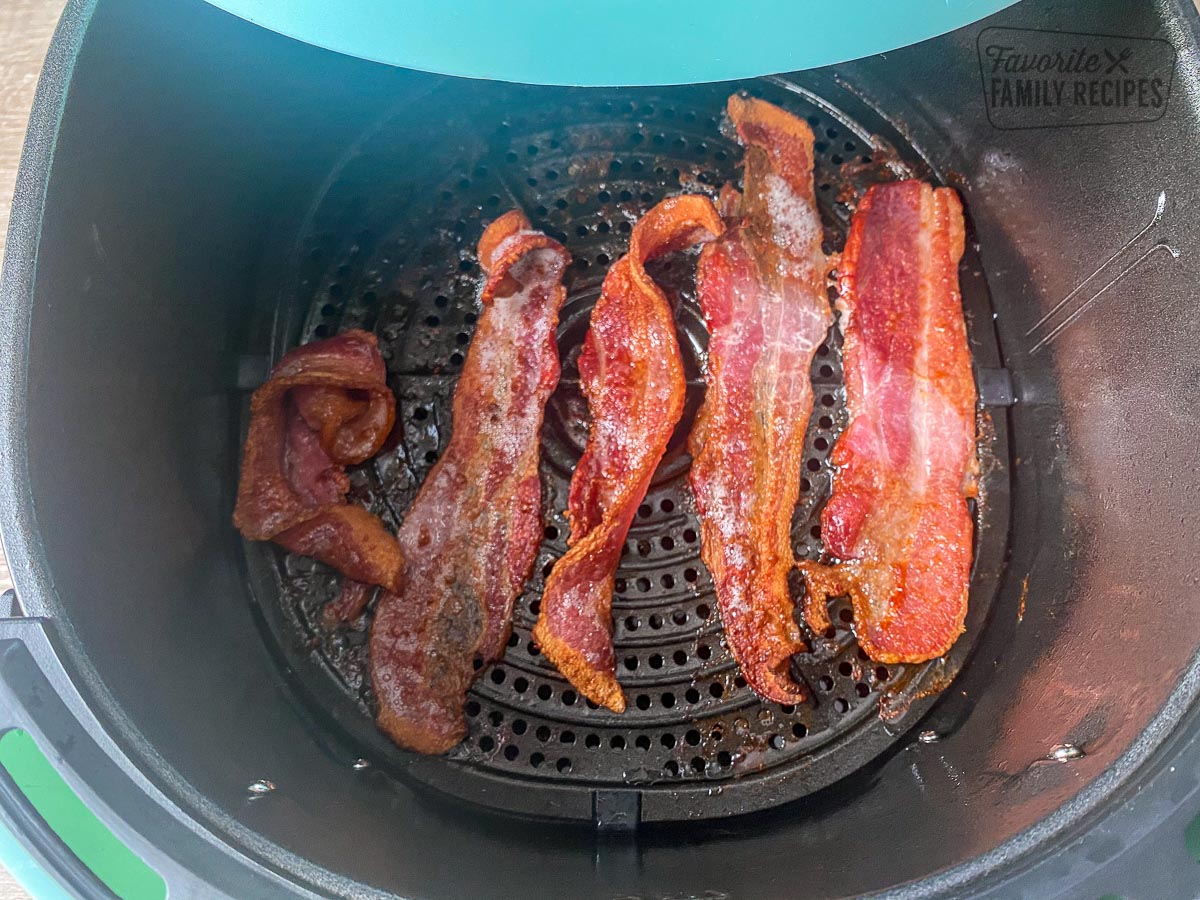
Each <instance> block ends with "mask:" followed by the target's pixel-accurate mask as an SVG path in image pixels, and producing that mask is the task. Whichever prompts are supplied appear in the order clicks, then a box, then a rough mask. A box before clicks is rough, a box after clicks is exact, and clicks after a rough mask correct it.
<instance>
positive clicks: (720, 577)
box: [690, 96, 832, 703]
mask: <svg viewBox="0 0 1200 900" xmlns="http://www.w3.org/2000/svg"><path fill="white" fill-rule="evenodd" d="M729 117H730V118H731V119H732V120H733V124H734V125H735V126H736V128H737V133H738V137H739V139H740V140H741V142H742V144H743V145H744V146H745V147H746V163H745V165H746V191H745V195H744V196H742V197H741V198H740V203H738V199H739V198H738V197H737V194H736V192H733V191H732V190H726V191H723V192H722V206H723V207H724V208H725V209H726V210H727V211H728V214H729V215H730V216H733V217H737V218H736V219H735V221H736V223H737V224H735V225H733V226H732V227H730V228H729V229H728V230H727V231H726V232H725V234H724V235H723V236H722V237H721V239H720V240H719V241H717V242H715V243H713V244H710V245H709V246H707V247H705V248H704V252H703V254H701V257H700V266H699V271H698V287H699V296H700V305H701V307H702V308H703V310H704V318H705V320H706V322H707V323H708V328H709V331H710V332H711V338H710V340H709V344H708V375H707V379H708V390H707V392H706V394H705V398H704V406H703V408H702V409H701V411H700V414H699V416H698V417H697V421H696V427H695V430H694V431H693V432H692V436H691V451H692V456H693V462H692V469H691V476H690V477H691V483H692V490H693V491H694V492H695V495H696V505H697V508H698V510H699V513H700V523H701V541H702V543H701V549H702V554H703V557H704V562H705V564H706V565H707V566H708V569H709V571H710V572H711V573H712V577H713V584H714V586H715V587H716V592H717V600H718V602H719V605H720V608H721V623H722V625H723V626H724V628H725V637H726V639H727V641H728V643H729V648H730V650H731V651H732V652H733V655H734V658H735V659H736V660H737V661H738V664H739V665H740V666H741V668H742V672H743V674H744V675H745V678H746V681H747V682H748V683H749V684H750V686H751V687H752V688H753V689H754V690H755V691H757V692H758V693H759V694H761V695H762V696H763V697H766V698H767V699H769V700H774V701H776V702H778V703H796V702H798V701H799V700H801V699H803V697H804V691H803V688H801V687H800V685H798V684H797V683H796V682H794V681H793V680H792V679H791V677H790V675H789V674H788V663H789V660H790V658H791V656H792V655H793V654H795V653H798V652H801V651H803V650H804V649H806V648H805V645H804V642H803V640H802V638H801V636H800V630H799V628H798V627H797V625H796V621H795V618H794V610H795V604H794V603H793V601H792V598H791V594H790V593H789V591H788V584H787V577H788V572H789V571H790V570H791V568H792V565H793V559H794V557H793V553H792V542H791V524H792V513H793V511H794V510H795V507H796V501H797V499H798V498H799V495H800V469H801V464H802V462H803V453H804V435H805V431H806V430H807V428H808V418H809V414H810V413H811V411H812V402H813V392H812V382H811V380H810V376H809V371H810V369H811V367H812V359H813V354H814V353H815V352H816V349H817V346H818V345H819V344H820V343H821V341H822V340H824V338H825V334H826V332H827V331H828V330H829V324H830V321H831V319H832V315H831V313H830V309H829V301H828V299H827V297H826V289H825V278H826V274H827V268H828V264H827V261H826V258H825V254H824V253H823V252H822V251H821V238H822V231H821V221H820V218H819V215H818V213H817V206H816V197H815V195H814V193H813V176H812V166H813V155H812V154H813V135H812V131H811V130H810V129H809V127H808V125H807V123H805V122H804V121H802V120H801V119H797V118H795V117H794V116H792V115H790V114H788V113H786V112H784V111H783V110H781V109H779V108H778V107H775V106H772V105H771V104H769V103H766V102H765V101H762V100H754V99H744V98H742V97H738V96H733V97H730V98H729Z"/></svg>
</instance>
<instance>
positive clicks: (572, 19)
mask: <svg viewBox="0 0 1200 900" xmlns="http://www.w3.org/2000/svg"><path fill="white" fill-rule="evenodd" d="M209 2H211V3H213V4H214V5H216V6H219V7H221V8H222V9H225V10H228V11H229V12H231V13H234V14H235V15H238V16H241V17H242V18H244V19H248V20H249V21H251V22H255V23H257V24H259V25H262V26H264V27H266V28H269V29H271V30H272V31H277V32H279V33H280V34H285V35H288V36H289V37H293V38H297V39H299V40H302V41H305V42H307V43H310V44H315V45H317V46H319V47H326V48H328V49H330V50H336V51H339V52H341V53H346V54H349V55H351V56H358V57H362V58H364V59H371V60H376V61H378V62H383V63H389V64H391V65H397V66H406V67H409V68H414V69H423V70H425V71H429V72H438V73H441V74H446V75H465V76H469V77H474V78H495V79H502V80H505V81H517V82H529V83H534V84H563V85H651V84H685V83H690V82H704V81H723V80H727V79H735V78H747V77H754V76H759V75H768V74H772V73H775V72H790V71H795V70H798V69H807V68H812V67H814V66H823V65H828V64H831V63H836V62H842V61H844V60H848V59H856V58H858V57H862V56H869V55H871V54H873V53H881V52H883V51H886V50H893V49H895V48H897V47H903V46H906V45H908V44H913V43H916V42H918V41H922V40H925V39H926V38H930V37H934V36H935V35H938V34H943V33H944V32H947V31H952V30H953V29H955V28H960V27H962V26H963V25H967V24H969V23H971V22H974V21H977V20H979V19H982V18H983V17H985V16H988V15H990V14H991V13H994V12H996V11H997V10H999V9H1003V8H1004V7H1006V6H1010V5H1012V4H1013V3H1014V2H1015V0H850V2H828V0H720V2H718V0H603V2H601V0H209Z"/></svg>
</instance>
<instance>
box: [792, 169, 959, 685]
mask: <svg viewBox="0 0 1200 900" xmlns="http://www.w3.org/2000/svg"><path fill="white" fill-rule="evenodd" d="M962 252H963V219H962V206H961V205H960V203H959V200H958V195H957V194H955V192H954V191H953V190H951V189H949V188H939V189H937V190H934V189H932V188H931V187H930V186H929V185H927V184H923V183H922V182H919V181H904V182H899V183H896V184H888V185H880V186H876V187H873V188H871V190H870V191H868V192H867V195H866V197H865V198H864V199H863V201H862V204H861V205H860V206H859V208H858V211H857V213H855V215H854V220H853V222H852V224H851V228H850V237H849V239H848V240H847V242H846V250H845V254H844V256H843V258H842V264H841V269H840V276H839V280H840V293H841V296H840V300H839V304H840V306H841V307H842V319H841V327H842V331H843V333H844V335H845V342H844V345H843V346H844V349H843V359H844V368H845V372H846V400H847V405H848V407H849V411H850V424H849V426H848V427H847V429H846V432H845V434H843V435H842V437H841V439H840V440H839V441H838V443H837V446H836V447H835V448H834V452H833V461H834V464H835V465H836V466H837V467H838V468H837V475H836V477H835V480H834V491H833V496H832V497H831V498H830V500H829V503H828V504H827V505H826V506H825V509H824V511H823V513H822V518H821V533H822V535H823V538H824V542H825V549H826V550H827V551H828V553H829V554H830V555H832V556H833V557H835V558H836V559H838V560H841V563H840V564H839V565H833V566H822V565H819V564H816V563H803V564H801V568H802V570H803V571H804V573H805V575H806V578H807V584H808V595H807V597H806V598H805V607H804V614H805V617H806V618H807V620H808V622H809V623H810V625H811V626H812V627H813V628H815V629H822V628H826V627H828V625H829V618H828V613H827V611H826V607H825V599H826V597H827V596H830V595H837V594H842V593H847V592H848V593H849V595H850V599H851V602H852V603H853V606H854V619H855V627H856V630H857V632H858V641H859V644H860V645H861V646H862V648H863V650H865V651H866V652H867V653H868V654H869V655H870V656H871V658H872V659H875V660H878V661H879V662H885V663H893V662H920V661H922V660H927V659H932V658H933V657H935V656H940V655H941V654H943V653H945V652H946V651H947V650H949V649H950V647H951V645H953V643H954V641H955V640H956V639H957V638H958V636H959V635H960V634H961V633H962V631H963V619H964V617H965V616H966V612H967V588H968V583H969V580H970V571H971V517H970V514H969V511H968V509H967V502H966V501H967V498H968V497H971V496H974V495H975V492H976V476H977V471H978V463H977V461H976V455H975V400H976V394H975V382H974V380H973V378H972V376H971V355H970V351H969V349H968V347H967V333H966V324H965V322H964V321H963V311H962V297H961V295H960V294H959V290H958V261H959V259H960V258H961V257H962Z"/></svg>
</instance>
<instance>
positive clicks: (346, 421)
mask: <svg viewBox="0 0 1200 900" xmlns="http://www.w3.org/2000/svg"><path fill="white" fill-rule="evenodd" d="M395 414H396V401H395V398H394V397H393V396H392V392H391V390H389V388H388V386H387V371H386V369H385V367H384V364H383V357H382V356H380V354H379V348H378V346H377V344H376V341H375V336H374V335H373V334H368V333H366V332H365V331H347V332H345V333H343V334H339V335H337V336H336V337H331V338H327V339H326V340H323V341H316V342H314V343H311V344H305V345H304V346H303V347H297V348H296V349H295V350H293V351H291V352H290V353H288V354H287V355H286V356H284V357H283V359H281V360H280V361H279V365H277V366H276V367H275V369H274V371H273V372H272V373H271V377H270V378H269V379H268V380H267V382H266V383H265V384H263V385H262V387H260V388H259V389H258V390H256V391H255V392H254V396H253V397H252V398H251V400H250V429H249V432H248V434H247V436H246V448H245V452H244V454H243V457H242V475H241V481H240V483H239V485H238V498H237V507H236V508H235V509H234V513H233V523H234V525H236V526H237V527H238V529H239V530H240V531H241V532H242V534H243V535H245V536H246V537H247V538H250V539H251V540H256V541H267V540H273V541H275V542H276V543H278V544H281V545H283V546H284V547H285V548H287V549H288V550H289V551H291V552H293V553H300V554H303V555H305V556H312V557H315V558H316V559H319V560H320V561H321V562H323V563H326V564H327V565H330V566H332V567H333V568H335V569H337V570H338V571H339V572H341V573H342V574H344V575H346V576H347V577H348V578H349V579H351V580H353V581H358V582H365V583H368V584H378V585H382V586H384V587H387V588H390V589H392V590H396V589H398V588H399V587H400V576H401V567H402V562H403V561H402V558H401V555H400V545H399V544H397V543H396V539H395V538H393V537H392V536H391V535H390V534H389V533H388V532H387V530H386V529H385V528H384V527H383V523H382V522H380V521H379V519H377V518H376V517H375V516H373V515H371V513H369V512H367V511H366V510H365V509H363V508H362V507H360V506H354V505H352V504H349V503H347V502H346V499H345V498H346V492H347V491H348V490H349V489H350V480H349V478H347V477H346V470H345V467H346V466H348V465H354V464H356V463H360V462H363V461H364V460H366V459H369V458H370V457H371V456H372V455H374V454H375V453H376V452H377V451H378V450H379V448H380V447H381V446H382V445H383V442H384V441H385V440H386V439H387V436H388V433H389V432H390V431H391V429H392V422H393V419H394V417H395Z"/></svg>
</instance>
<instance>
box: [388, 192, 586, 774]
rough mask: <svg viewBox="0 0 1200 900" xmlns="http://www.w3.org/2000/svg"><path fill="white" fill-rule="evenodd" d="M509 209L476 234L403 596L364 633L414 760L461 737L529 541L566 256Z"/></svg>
mask: <svg viewBox="0 0 1200 900" xmlns="http://www.w3.org/2000/svg"><path fill="white" fill-rule="evenodd" d="M530 229H531V226H530V224H529V220H528V219H526V218H525V216H524V215H523V214H522V213H521V212H520V211H518V210H513V211H512V212H509V213H506V214H505V215H503V216H501V217H500V218H499V219H497V220H496V221H495V222H493V223H492V224H491V225H490V226H488V228H487V230H486V231H485V232H484V234H483V237H482V238H481V239H480V242H479V259H480V262H481V263H482V265H483V268H484V271H485V272H486V273H487V282H486V284H485V286H484V288H483V294H482V303H483V313H482V315H481V316H480V317H479V324H478V325H477V326H476V329H475V336H474V338H473V339H472V341H471V346H470V349H469V350H468V352H467V358H466V361H465V362H464V363H463V368H462V374H461V375H460V376H459V379H458V385H457V386H456V388H455V391H454V419H453V424H452V428H453V433H452V435H451V438H450V443H449V445H448V446H447V448H446V451H445V453H443V454H442V457H441V459H439V460H438V461H437V463H436V464H435V465H434V467H433V469H431V470H430V472H429V475H428V476H427V477H426V479H425V483H424V484H423V485H422V486H421V491H420V493H419V494H418V495H417V498H416V500H414V501H413V504H412V506H411V508H410V509H409V510H408V512H407V513H406V514H405V517H404V524H403V525H402V526H401V528H400V534H399V538H400V545H401V547H402V548H403V550H404V556H405V579H404V588H403V590H402V591H397V592H394V593H390V594H384V595H383V596H381V598H380V600H379V604H378V605H377V607H376V611H375V618H374V622H373V623H372V625H371V636H370V654H371V681H372V684H373V685H374V689H375V696H376V698H377V699H378V701H379V714H378V717H377V722H378V725H379V727H380V728H381V729H382V730H383V731H384V732H385V733H387V734H388V735H389V736H390V737H391V738H392V739H393V740H395V741H396V742H397V743H399V744H401V745H403V746H405V747H408V748H410V749H412V750H416V751H419V752H422V753H441V752H444V751H446V750H449V749H450V748H451V747H453V746H454V745H455V744H457V743H458V742H459V741H460V740H462V738H463V737H464V736H465V735H466V731H467V729H466V722H465V719H464V717H463V705H464V701H465V699H466V692H467V689H468V688H469V687H470V685H471V682H472V681H473V680H474V678H475V676H476V674H477V672H478V671H479V669H480V668H481V667H480V666H479V664H480V663H482V664H487V663H490V662H493V661H494V660H496V659H499V658H500V656H501V655H502V654H503V652H504V647H505V644H506V643H507V641H508V635H509V632H510V630H511V627H512V608H513V601H514V600H515V599H516V597H517V594H519V593H520V591H521V589H522V588H523V587H524V585H525V582H526V580H527V579H528V578H529V573H530V570H531V569H532V567H533V562H534V558H535V557H536V555H537V549H538V546H539V544H540V543H541V538H542V520H541V482H540V480H539V477H538V454H539V446H540V435H541V428H542V415H543V411H544V409H545V405H546V401H547V400H548V399H549V397H550V394H551V393H552V392H553V390H554V388H555V385H557V384H558V374H559V364H558V347H557V342H556V340H555V331H556V328H557V326H558V312H559V308H560V307H561V305H562V302H563V299H564V298H565V296H566V291H565V290H564V288H563V285H562V277H563V273H564V272H565V270H566V267H567V264H568V263H569V262H570V257H569V255H568V254H567V251H566V250H564V249H563V247H562V246H561V245H560V244H558V243H557V242H556V241H554V240H551V239H550V238H548V237H546V235H544V234H542V233H541V232H538V231H532V230H530Z"/></svg>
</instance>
